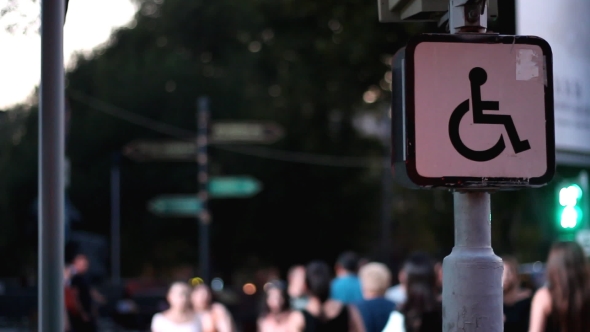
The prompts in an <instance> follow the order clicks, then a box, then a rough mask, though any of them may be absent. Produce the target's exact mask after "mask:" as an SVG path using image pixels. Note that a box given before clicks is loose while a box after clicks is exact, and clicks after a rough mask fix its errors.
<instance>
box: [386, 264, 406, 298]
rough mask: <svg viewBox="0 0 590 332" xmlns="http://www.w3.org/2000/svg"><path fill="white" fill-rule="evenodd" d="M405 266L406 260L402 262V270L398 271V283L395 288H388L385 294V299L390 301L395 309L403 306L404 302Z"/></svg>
mask: <svg viewBox="0 0 590 332" xmlns="http://www.w3.org/2000/svg"><path fill="white" fill-rule="evenodd" d="M406 264H407V260H406V261H404V264H403V265H402V268H401V269H400V270H399V272H398V274H397V279H398V281H399V283H398V284H397V285H395V286H392V287H390V288H389V289H388V290H387V291H386V292H385V298H386V299H388V300H389V301H392V302H393V303H395V305H396V306H397V307H400V306H401V305H403V304H404V302H406V283H407V274H406Z"/></svg>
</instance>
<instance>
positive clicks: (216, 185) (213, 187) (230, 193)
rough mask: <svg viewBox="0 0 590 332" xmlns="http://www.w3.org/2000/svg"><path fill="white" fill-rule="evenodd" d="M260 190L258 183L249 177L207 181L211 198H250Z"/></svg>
mask: <svg viewBox="0 0 590 332" xmlns="http://www.w3.org/2000/svg"><path fill="white" fill-rule="evenodd" d="M261 189H262V185H261V184H260V182H259V181H258V180H256V179H254V178H252V177H249V176H227V177H225V176H224V177H213V178H211V180H210V181H209V195H210V196H211V198H238V197H250V196H254V195H256V194H257V193H258V192H260V190H261Z"/></svg>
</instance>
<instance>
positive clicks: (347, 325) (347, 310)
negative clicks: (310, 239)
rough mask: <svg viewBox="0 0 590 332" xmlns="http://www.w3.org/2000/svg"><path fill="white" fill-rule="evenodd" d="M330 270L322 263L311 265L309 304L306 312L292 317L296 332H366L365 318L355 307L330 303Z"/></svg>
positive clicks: (307, 275)
mask: <svg viewBox="0 0 590 332" xmlns="http://www.w3.org/2000/svg"><path fill="white" fill-rule="evenodd" d="M331 278H332V276H331V273H330V267H329V266H328V265H327V264H326V263H324V262H322V261H314V262H311V263H309V265H307V267H306V269H305V286H306V289H307V293H308V296H309V301H308V303H307V306H306V307H305V309H303V310H300V311H293V312H292V313H291V315H290V316H289V331H292V332H324V331H326V332H364V326H363V322H362V318H361V316H360V314H359V312H358V310H357V309H356V308H355V307H354V306H351V305H346V304H344V303H342V302H339V301H336V300H333V299H329V297H330V280H331Z"/></svg>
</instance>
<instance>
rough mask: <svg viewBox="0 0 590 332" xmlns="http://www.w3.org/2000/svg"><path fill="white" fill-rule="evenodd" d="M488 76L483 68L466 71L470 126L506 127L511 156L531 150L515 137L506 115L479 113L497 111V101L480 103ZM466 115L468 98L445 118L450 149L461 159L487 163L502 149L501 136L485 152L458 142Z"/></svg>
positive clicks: (503, 146)
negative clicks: (513, 153)
mask: <svg viewBox="0 0 590 332" xmlns="http://www.w3.org/2000/svg"><path fill="white" fill-rule="evenodd" d="M487 79H488V75H487V73H486V71H485V70H484V69H483V68H479V67H476V68H473V69H471V71H470V72H469V81H470V82H471V100H472V104H473V110H472V113H473V123H474V124H499V125H503V126H504V127H505V128H506V132H507V133H508V138H509V139H510V144H511V145H512V148H513V149H514V152H515V153H521V152H524V151H527V150H529V149H530V148H531V146H530V144H529V141H528V140H523V141H521V140H520V138H519V137H518V132H517V130H516V127H515V126H514V122H513V121H512V117H511V116H510V115H504V114H484V113H483V111H484V110H486V111H498V110H500V103H499V102H497V101H482V100H481V86H482V85H484V84H485V82H486V81H487ZM467 112H469V99H467V100H465V101H464V102H462V103H461V104H459V106H457V108H455V110H454V111H453V113H452V114H451V118H450V119H449V137H450V139H451V143H452V144H453V147H454V148H455V150H457V152H459V154H461V155H462V156H463V157H465V158H467V159H469V160H473V161H479V162H483V161H489V160H492V159H494V158H496V157H498V156H499V155H500V154H501V153H502V151H504V149H505V148H506V144H505V143H504V137H503V136H502V135H500V138H499V139H498V141H497V142H496V144H494V146H492V147H491V148H489V149H487V150H480V151H478V150H472V149H470V148H468V147H467V146H466V145H465V144H464V143H463V140H462V139H461V135H460V133H459V125H460V124H461V120H462V119H463V117H464V116H465V114H467Z"/></svg>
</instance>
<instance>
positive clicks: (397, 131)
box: [391, 34, 555, 190]
mask: <svg viewBox="0 0 590 332" xmlns="http://www.w3.org/2000/svg"><path fill="white" fill-rule="evenodd" d="M421 43H471V44H513V45H514V44H518V45H535V46H539V47H540V48H541V50H542V51H543V55H544V57H545V73H546V79H547V80H546V82H547V83H546V84H545V120H546V122H545V123H546V125H545V135H546V145H547V146H546V149H547V172H546V173H545V174H544V175H542V176H540V177H535V178H509V177H488V178H486V177H455V176H450V177H440V178H438V177H437V178H432V177H424V176H422V175H420V174H419V173H418V171H417V168H416V136H415V125H416V124H415V100H414V88H415V85H414V83H415V79H414V74H415V73H414V65H415V63H414V54H415V50H416V47H417V46H418V45H419V44H421ZM392 70H393V76H394V77H393V83H392V84H393V86H392V91H393V94H392V105H393V109H394V111H393V113H394V114H393V115H392V135H391V137H392V147H393V151H392V171H393V173H394V176H395V178H396V180H398V181H399V182H400V183H401V184H402V185H405V186H407V187H411V188H432V187H443V188H457V189H472V190H485V189H495V190H502V189H514V188H526V187H540V186H543V185H545V184H547V183H548V182H549V181H550V180H551V179H552V178H553V175H554V173H555V122H554V115H553V114H554V105H553V104H554V103H553V99H554V96H553V56H552V52H551V47H550V46H549V44H548V43H547V42H546V41H545V40H543V39H541V38H538V37H532V36H506V35H497V34H454V35H449V34H423V35H420V36H417V37H415V38H413V39H412V40H411V41H410V42H409V43H408V45H407V47H406V48H405V49H401V50H400V51H399V52H398V53H397V54H396V55H395V56H394V58H393V64H392ZM396 85H399V86H396Z"/></svg>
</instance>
